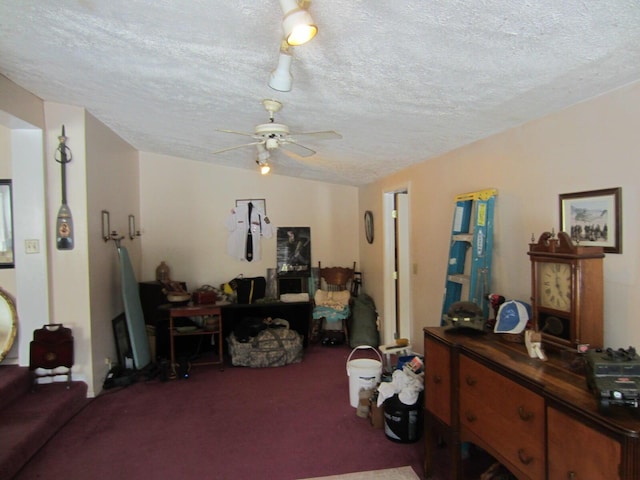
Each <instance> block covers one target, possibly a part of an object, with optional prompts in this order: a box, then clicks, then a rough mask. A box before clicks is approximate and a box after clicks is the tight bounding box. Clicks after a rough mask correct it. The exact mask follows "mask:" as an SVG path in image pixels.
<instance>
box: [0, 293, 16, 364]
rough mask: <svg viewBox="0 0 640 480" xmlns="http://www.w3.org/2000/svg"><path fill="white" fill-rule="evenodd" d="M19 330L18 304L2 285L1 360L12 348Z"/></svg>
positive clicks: (0, 313) (0, 305)
mask: <svg viewBox="0 0 640 480" xmlns="http://www.w3.org/2000/svg"><path fill="white" fill-rule="evenodd" d="M17 330H18V314H17V312H16V304H15V302H14V301H13V298H12V297H11V295H10V294H9V293H7V292H6V291H5V290H4V289H3V288H2V287H0V362H1V361H2V360H4V357H6V356H7V354H8V353H9V350H11V346H12V345H13V340H14V339H15V338H16V331H17Z"/></svg>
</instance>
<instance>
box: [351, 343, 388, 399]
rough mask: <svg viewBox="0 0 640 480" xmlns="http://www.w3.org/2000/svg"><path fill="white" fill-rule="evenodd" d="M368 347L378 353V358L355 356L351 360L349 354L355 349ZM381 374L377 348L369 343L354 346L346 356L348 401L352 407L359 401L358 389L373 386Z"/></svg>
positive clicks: (380, 361)
mask: <svg viewBox="0 0 640 480" xmlns="http://www.w3.org/2000/svg"><path fill="white" fill-rule="evenodd" d="M365 348H370V349H371V350H373V351H374V352H376V354H377V355H378V358H379V359H380V360H374V359H371V358H356V359H354V360H351V356H352V355H353V354H354V353H355V351H356V350H360V349H365ZM380 375H382V356H380V353H379V352H378V350H376V349H375V348H374V347H370V346H369V345H360V346H358V347H356V348H354V349H353V350H352V351H351V353H350V354H349V358H347V376H348V377H349V401H350V403H351V406H352V407H354V408H357V407H358V402H359V401H360V395H359V394H360V390H363V389H364V390H367V389H370V388H375V387H376V386H377V385H378V383H379V382H380Z"/></svg>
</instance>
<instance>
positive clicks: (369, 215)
mask: <svg viewBox="0 0 640 480" xmlns="http://www.w3.org/2000/svg"><path fill="white" fill-rule="evenodd" d="M364 234H365V236H366V237H367V242H369V243H373V212H372V211H371V210H367V211H366V212H364Z"/></svg>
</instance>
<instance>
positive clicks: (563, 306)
mask: <svg viewBox="0 0 640 480" xmlns="http://www.w3.org/2000/svg"><path fill="white" fill-rule="evenodd" d="M538 291H539V299H538V300H539V303H540V306H541V307H546V308H553V309H555V310H560V311H562V312H568V311H569V310H570V309H571V265H569V264H568V263H551V262H542V263H539V271H538Z"/></svg>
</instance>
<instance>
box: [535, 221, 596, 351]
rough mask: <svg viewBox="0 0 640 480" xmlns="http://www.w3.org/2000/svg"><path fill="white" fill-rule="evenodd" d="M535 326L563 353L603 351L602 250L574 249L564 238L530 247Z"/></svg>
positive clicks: (563, 234)
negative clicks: (586, 348) (584, 348)
mask: <svg viewBox="0 0 640 480" xmlns="http://www.w3.org/2000/svg"><path fill="white" fill-rule="evenodd" d="M527 253H528V255H529V257H530V259H531V295H532V296H531V300H532V305H531V306H532V310H533V326H534V329H535V330H536V331H539V332H541V333H542V343H543V344H546V345H548V346H550V347H556V348H559V349H567V348H569V349H577V348H580V346H581V345H589V346H590V347H591V348H597V347H602V346H603V337H604V335H603V330H604V328H603V316H604V287H603V267H602V264H603V260H602V259H603V258H604V250H603V248H602V247H587V246H581V245H575V244H574V243H573V241H572V240H571V237H570V236H569V235H568V234H567V233H566V232H559V233H558V237H557V238H554V235H553V234H552V233H549V232H545V233H543V234H542V235H540V238H539V239H538V242H537V243H530V244H529V252H527Z"/></svg>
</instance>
